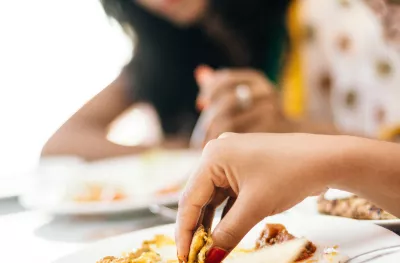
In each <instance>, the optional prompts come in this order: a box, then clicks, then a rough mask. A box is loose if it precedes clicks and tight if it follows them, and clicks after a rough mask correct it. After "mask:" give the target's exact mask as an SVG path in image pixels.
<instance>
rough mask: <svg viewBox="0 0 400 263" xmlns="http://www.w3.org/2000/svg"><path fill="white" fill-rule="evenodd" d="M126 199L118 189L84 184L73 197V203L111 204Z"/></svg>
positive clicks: (109, 186)
mask: <svg viewBox="0 0 400 263" xmlns="http://www.w3.org/2000/svg"><path fill="white" fill-rule="evenodd" d="M125 198H126V194H125V193H124V191H123V190H122V189H121V188H119V187H114V186H111V185H102V184H96V183H91V184H86V185H85V186H84V187H83V189H82V190H81V191H79V192H78V193H77V194H75V195H74V197H73V201H75V202H78V203H88V202H113V201H120V200H123V199H125Z"/></svg>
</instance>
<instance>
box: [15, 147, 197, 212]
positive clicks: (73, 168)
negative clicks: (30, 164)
mask: <svg viewBox="0 0 400 263" xmlns="http://www.w3.org/2000/svg"><path fill="white" fill-rule="evenodd" d="M198 159H199V153H198V152H192V151H153V152H149V153H146V154H143V155H137V156H127V157H121V158H112V159H106V160H102V161H97V162H92V163H87V162H84V161H82V160H78V159H76V158H75V159H74V158H71V157H69V158H66V157H62V158H49V159H46V160H43V161H42V163H41V165H40V166H39V167H38V170H37V173H36V174H35V176H33V177H32V178H31V183H30V187H29V189H28V191H27V192H26V193H25V194H24V195H22V196H21V197H20V202H21V204H22V205H23V206H24V207H26V208H30V209H39V210H41V211H44V212H47V213H50V214H59V215H93V214H110V213H121V212H127V211H135V210H140V209H144V208H147V207H148V206H149V205H151V204H171V203H175V202H177V200H178V198H179V194H180V193H179V192H177V193H172V194H165V195H157V194H156V193H157V191H159V190H160V189H163V188H166V187H168V186H173V185H175V184H177V183H178V182H184V181H185V180H186V178H187V176H188V175H189V173H190V170H191V169H192V168H193V166H194V165H196V163H197V160H198ZM93 183H94V184H99V185H101V186H105V187H110V189H112V188H119V189H121V190H122V191H123V193H124V194H125V195H126V196H127V197H126V198H125V199H123V200H121V201H111V202H107V201H101V202H86V203H83V202H76V201H74V200H73V199H74V196H76V195H77V194H78V193H80V192H82V191H84V189H85V186H86V185H87V184H93Z"/></svg>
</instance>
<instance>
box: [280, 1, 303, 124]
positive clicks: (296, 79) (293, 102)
mask: <svg viewBox="0 0 400 263" xmlns="http://www.w3.org/2000/svg"><path fill="white" fill-rule="evenodd" d="M300 2H301V0H293V1H292V3H291V5H290V7H289V11H288V16H287V26H288V33H289V38H290V44H291V48H290V51H291V53H290V54H289V59H288V60H287V65H286V68H285V71H284V78H283V107H284V111H285V114H286V115H287V116H288V117H290V118H294V119H296V118H301V117H302V116H304V113H305V94H304V76H303V70H302V58H301V50H300V45H301V41H302V35H303V32H302V27H301V26H300V17H299V11H300Z"/></svg>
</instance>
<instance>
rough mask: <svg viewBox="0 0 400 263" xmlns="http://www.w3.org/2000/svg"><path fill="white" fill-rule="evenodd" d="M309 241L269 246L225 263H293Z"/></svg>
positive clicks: (295, 240)
mask: <svg viewBox="0 0 400 263" xmlns="http://www.w3.org/2000/svg"><path fill="white" fill-rule="evenodd" d="M307 244H308V241H307V240H306V239H304V238H301V239H294V240H291V241H287V242H285V243H282V244H276V245H273V246H269V247H266V248H263V249H260V250H257V251H255V252H252V253H248V254H243V255H241V256H238V257H235V258H232V259H229V258H228V259H226V260H225V261H224V263H244V262H251V263H293V262H295V260H296V259H297V258H298V256H299V255H300V254H301V252H302V251H303V250H304V248H305V247H306V245H307Z"/></svg>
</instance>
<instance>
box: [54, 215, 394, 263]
mask: <svg viewBox="0 0 400 263" xmlns="http://www.w3.org/2000/svg"><path fill="white" fill-rule="evenodd" d="M266 221H268V222H274V223H283V224H284V225H285V226H286V227H287V228H288V230H289V231H290V232H292V233H293V234H294V235H296V236H298V237H306V238H307V239H309V240H311V241H313V242H314V243H315V244H317V245H321V246H338V250H339V251H340V254H343V255H347V256H348V257H353V256H356V255H359V254H362V253H365V252H368V251H371V250H374V249H380V248H383V247H389V246H394V245H400V237H399V236H397V235H396V234H394V233H392V232H390V231H388V230H386V229H384V228H381V227H379V226H376V225H373V224H367V223H361V222H358V221H355V220H349V219H342V218H328V217H310V218H308V219H307V220H301V218H299V217H290V216H283V215H280V216H275V217H273V218H270V219H268V220H266ZM264 223H265V222H263V223H261V224H259V225H257V226H256V227H255V228H254V229H253V230H252V231H250V233H249V234H248V235H247V236H246V237H245V238H244V239H243V241H242V244H241V245H240V246H242V247H252V246H254V244H255V240H256V239H257V238H258V236H259V233H260V231H261V229H262V228H263V226H264ZM173 233H174V225H167V226H160V227H156V228H150V229H146V230H141V231H137V232H133V233H130V234H126V235H122V236H119V237H115V238H110V239H106V240H104V241H100V242H97V243H95V244H93V245H91V246H89V247H87V248H86V249H84V250H81V251H79V252H76V253H74V254H71V255H69V256H66V257H63V258H61V259H59V260H57V261H55V262H54V263H70V262H74V263H95V262H96V261H97V260H99V259H101V258H103V257H105V256H121V254H122V253H124V252H129V251H131V250H134V249H136V248H138V247H140V245H141V243H142V241H144V240H148V239H152V238H153V237H154V235H156V234H165V235H168V236H172V237H173ZM396 262H397V261H396ZM386 263H391V262H386Z"/></svg>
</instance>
